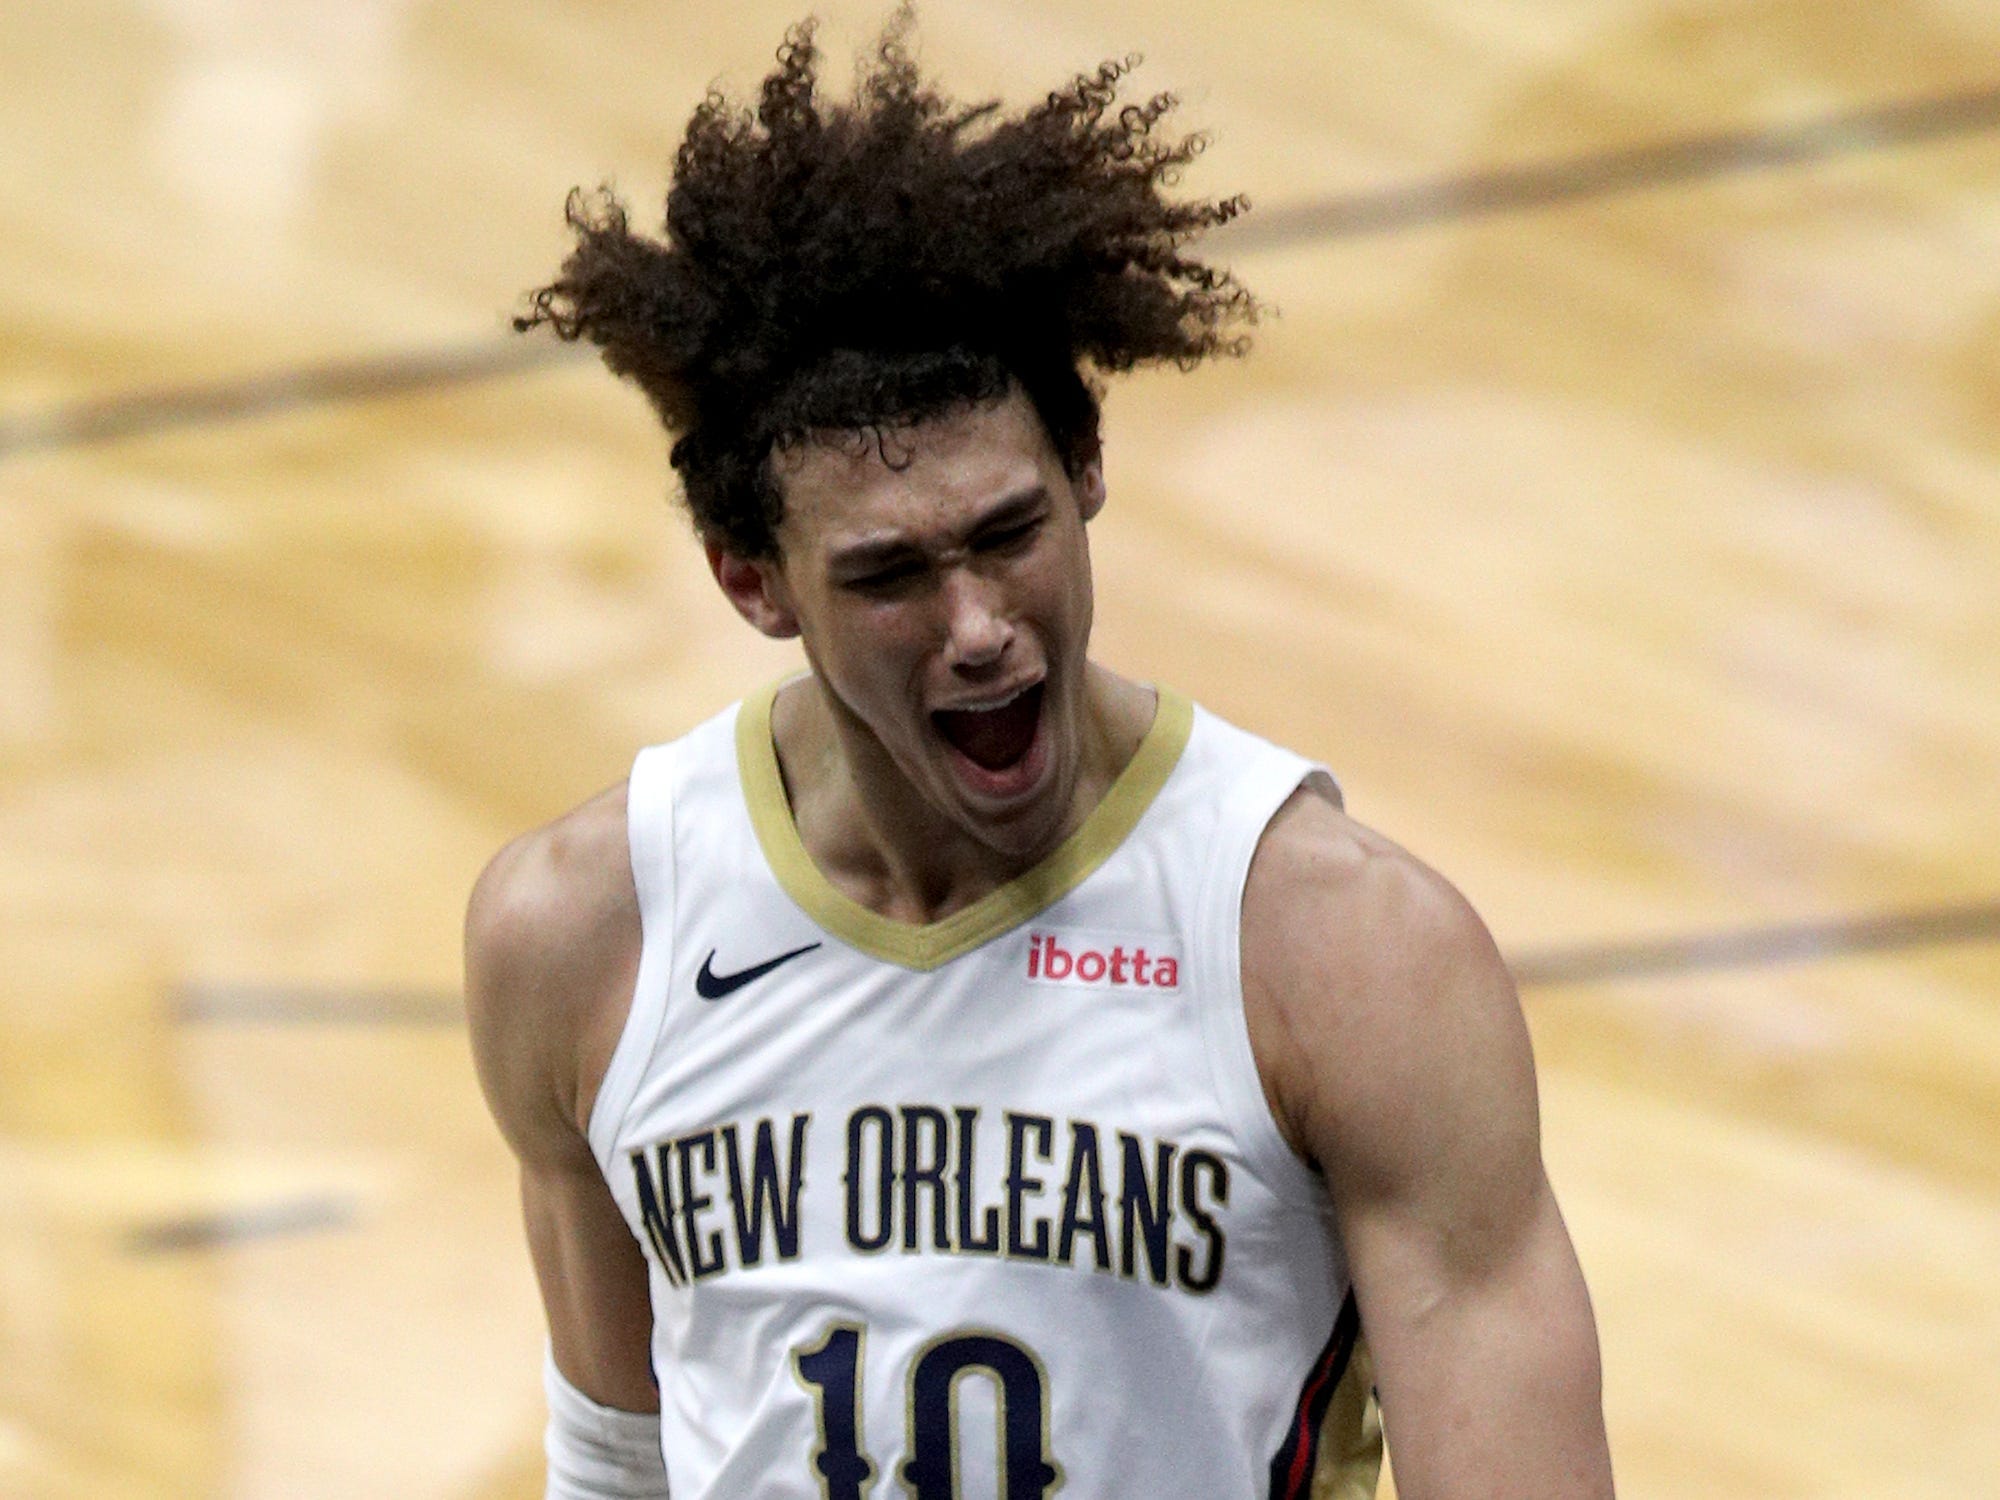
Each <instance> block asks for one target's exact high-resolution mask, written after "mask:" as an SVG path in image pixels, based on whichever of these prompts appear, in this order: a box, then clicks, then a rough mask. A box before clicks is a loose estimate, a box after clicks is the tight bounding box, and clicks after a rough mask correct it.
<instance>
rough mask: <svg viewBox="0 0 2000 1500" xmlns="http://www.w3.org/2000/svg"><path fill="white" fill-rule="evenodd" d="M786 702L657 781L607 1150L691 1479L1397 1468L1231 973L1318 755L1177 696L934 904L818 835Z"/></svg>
mask: <svg viewBox="0 0 2000 1500" xmlns="http://www.w3.org/2000/svg"><path fill="white" fill-rule="evenodd" d="M774 695H775V689H772V690H767V691H766V692H764V693H763V694H761V695H759V696H758V697H756V698H754V699H751V700H749V701H747V702H745V703H744V704H742V705H740V706H739V707H738V708H735V709H732V710H730V711H729V712H727V713H725V714H723V715H721V716H720V717H718V718H716V719H714V720H711V721H710V722H709V723H707V724H704V725H703V726H702V727H700V728H699V729H696V730H695V731H694V732H693V733H691V734H689V735H688V736H687V737H686V738H684V739H681V740H679V741H677V742H675V743H673V744H671V745H666V746H660V747H656V748H653V749H649V750H646V751H644V752H643V753H641V755H640V756H639V758H638V761H637V763H636V765H635V766H634V768H633V772H632V780H631V790H630V799H629V822H630V831H631V845H632V867H633V874H634V876H635V879H636V881H637V885H638V892H639V901H640V911H641V915H642V920H643V927H644V949H643V953H642V956H641V960H640V965H639V977H638V983H637V986H636V991H635V995H634V999H633V1004H632V1012H631V1016H630V1019H629V1021H628V1022H627V1024H626V1028H625V1032H624V1035H623V1036H622V1038H621V1039H620V1041H619V1043H618V1047H617V1050H616V1052H615V1054H614V1055H613V1058H612V1061H611V1065H610V1068H609V1071H608V1073H607V1075H606V1077H605V1080H604V1084H603V1087H602V1090H601V1092H600V1094H599V1097H598V1100H597V1104H596V1108H595V1111H594V1113H593V1115H592V1118H591V1126H590V1137H591V1144H592V1147H593V1149H594V1150H595V1152H596V1154H597V1158H598V1161H599V1162H600V1164H601V1165H602V1167H603V1169H604V1173H605V1176H606V1178H607V1180H608V1181H609V1183H610V1185H611V1189H612V1192H613V1194H614V1195H615V1196H616V1198H617V1200H618V1203H619V1206H620V1208H621V1209H622V1210H623V1211H624V1214H625V1218H626V1221H627V1223H628V1224H629V1225H630V1226H631V1229H632V1232H633V1234H634V1235H635V1236H636V1237H637V1238H638V1240H639V1242H640V1244H641V1245H642V1246H643V1247H644V1249H645V1253H646V1258H647V1262H648V1265H649V1267H650V1272H651V1279H652V1302H653V1319H654V1332H653V1357H654V1367H655V1370H656V1372H657V1374H658V1378H659V1382H660V1400H661V1446H662V1448H663V1450H664V1453H665V1457H666V1464H667V1472H668V1476H669V1480H670V1483H671V1488H672V1493H673V1496H674V1500H746V1497H756V1500H766V1497H768V1500H781V1497H782V1500H862V1497H894V1496H898V1495H907V1496H912V1497H915V1500H973V1497H996V1500H1041V1497H1044V1496H1048V1495H1052V1494H1055V1493H1056V1492H1057V1491H1058V1490H1060V1492H1061V1494H1062V1496H1063V1500H1133V1497H1146V1500H1253V1497H1263V1496H1282V1497H1285V1500H1303V1497H1313V1500H1329V1497H1333V1496H1339V1497H1342V1500H1347V1497H1350V1496H1361V1495H1372V1494H1373V1493H1374V1490H1375V1477H1376V1469H1377V1466H1378V1463H1379V1459H1380V1441H1379V1428H1378V1427H1377V1425H1376V1423H1375V1420H1374V1412H1373V1408H1372V1404H1371V1396H1370V1390H1369V1387H1370V1385H1371V1377H1370V1375H1369V1373H1368V1370H1369V1366H1368V1360H1367V1354H1366V1349H1365V1347H1364V1346H1363V1344H1362V1342H1361V1340H1360V1337H1359V1318H1358V1315H1357V1313H1356V1311H1355V1305H1354V1300H1353V1297H1352V1294H1351V1291H1350V1288H1349V1284H1348V1276H1347V1269H1346V1265H1345V1262H1344V1259H1343V1256H1342V1252H1341V1248H1340V1243H1339V1240H1338V1238H1337V1236H1336V1234H1335V1231H1334V1226H1333V1222H1332V1218H1331V1216H1330V1211H1329V1208H1328V1204H1327V1198H1326V1194H1325V1191H1324V1189H1323V1188H1322V1187H1321V1185H1320V1183H1319V1182H1318V1180H1317V1178H1316V1177H1315V1175H1314V1173H1313V1172H1312V1171H1311V1170H1310V1169H1309V1168H1308V1167H1307V1166H1306V1165H1305V1164H1304V1163H1302V1162H1301V1161H1300V1160H1299V1158H1298V1157H1297V1156H1296V1155H1295V1154H1294V1153H1293V1152H1292V1151H1291V1150H1290V1149H1289V1148H1288V1147H1287V1146H1286V1144H1285V1142H1284V1141H1283V1139H1282V1138H1281V1137H1280V1135H1279V1133H1278V1129H1277V1125H1276V1123H1275V1121H1274V1120H1273V1119H1272V1116H1271V1113H1270V1110H1269V1108H1268V1106H1267V1104H1266V1102H1265V1098H1264V1094H1263V1090H1262V1088H1261V1086H1260V1084H1259V1080H1258V1075H1257V1070H1256V1066H1255V1063H1254V1061H1253V1059H1252V1056H1251V1051H1250V1041H1249V1036H1248V1032H1247V1030H1246V1028H1245V1023H1244V1019H1243V999H1242V991H1241V986H1240V981H1239V974H1238V958H1239V949H1238V942H1239V937H1238V928H1239V912H1240V909H1241V904H1242V895H1243V884H1244V878H1245V875H1246V873H1247V871H1248V868H1249V864H1250V857H1251V854H1252V853H1253V851H1254V850H1255V848H1256V845H1257V842H1258V839H1259V837H1260V836H1261V835H1262V833H1263V830H1264V828H1265V825H1266V824H1267V823H1268V821H1269V820H1270V818H1271V816H1272V814H1273V813H1274V812H1275V811H1276V810H1277V808H1278V806H1279V805H1280V804H1281V803H1283V802H1284V800H1285V799H1286V797H1287V796H1289V795H1290V793H1291V792H1292V791H1293V789H1294V788H1295V787H1297V786H1298V784H1299V783H1300V781H1301V779H1302V778H1304V777H1306V776H1309V775H1311V774H1313V773H1314V768H1313V767H1312V766H1311V765H1309V764H1308V763H1307V762H1305V761H1303V760H1300V759H1299V758H1298V757H1296V756H1294V755H1291V754H1290V753H1288V752H1286V751H1283V750H1279V749H1277V748H1276V747H1274V746H1272V745H1269V744H1266V743H1265V742H1263V741H1261V740H1258V739H1255V738H1253V737H1252V736H1250V735H1247V734H1245V733H1243V732H1242V731H1240V730H1237V729H1234V728H1231V727H1230V726H1228V725H1226V724H1224V723H1222V722H1221V721H1220V720H1218V719H1215V718H1214V717H1212V716H1210V715H1208V714H1207V713H1205V712H1203V711H1201V710H1199V709H1196V708H1195V707H1194V706H1193V705H1191V704H1190V703H1188V702H1187V701H1186V700H1185V699H1182V698H1178V697H1176V696H1174V695H1173V694H1170V693H1166V692H1162V693H1161V694H1160V697H1159V708H1158V711H1157V713H1156V716H1155V722H1154V724H1153V726H1152V728H1151V730H1150V731H1149V733H1148V734H1147V736H1146V739H1145V741H1144V743H1143V744H1142V745H1141V747H1140V749H1139V751H1138V753H1137V755H1136V756H1135V757H1134V758H1133V760H1132V762H1131V764H1130V765H1129V766H1128V767H1127V768H1126V769H1125V771H1124V773H1123V774H1122V775H1121V776H1120V777H1119V778H1118V780H1117V782H1116V783H1115V784H1114V785H1113V786H1112V788H1111V790H1110V792H1109V793H1108V794H1107V795H1106V796H1105V798H1104V800H1103V801H1102V802H1101V803H1100V804H1099V805H1098V807H1097V808H1096V809H1095V810H1094V811H1092V813H1091V814H1090V815H1089V817H1088V818H1087V819H1086V820H1085V821H1084V823H1083V825H1082V826H1081V827H1080V828H1078V830H1077V831H1076V832H1075V833H1074V834H1073V835H1072V836H1071V837H1070V838H1069V839H1068V840H1067V841H1066V842H1065V843H1063V844H1062V846H1061V847H1060V848H1058V849H1057V850H1056V851H1055V852H1054V853H1053V854H1051V855H1050V856H1049V857H1048V859H1047V860H1045V861H1044V862H1043V863H1042V864H1041V865H1039V866H1037V867H1036V868H1035V869H1033V870H1031V871H1029V872H1028V873H1027V874H1025V875H1023V876H1022V877H1021V878H1019V879H1017V880H1015V881H1013V882H1012V883H1010V884H1008V885H1006V886H1004V887H1002V888H1000V889H999V890H996V891H994V892H992V893H991V894H990V895H988V896H986V897H985V898H984V899H982V900H980V901H978V902H976V903H974V904H973V905H972V906H970V907H967V908H965V909H964V910H962V911H959V912H956V913H954V914H953V915H952V916H950V917H947V918H946V919H944V920H943V921H940V922H936V923H933V924H930V925H928V926H916V925H912V924H909V923H902V922H894V921H890V920H888V919H886V918H884V917H882V916H880V915H878V914H876V913H874V912H871V911H869V910H867V909H866V908H864V907H862V906H860V905H859V904H857V903H855V902H853V901H851V900H849V899H848V898H847V897H845V896H844V895H842V894H841V893H840V892H838V891H837V890H835V889H834V887H833V886H832V885H831V884H830V883H829V882H828V881H827V880H826V878H825V877H824V876H823V875H822V874H821V873H820V872H819V870H818V869H817V868H816V867H815V866H814V865H813V863H812V861H811V860H810V858H809V857H808V856H807V854H806V852H805V849H804V847H803V845H802V844H801V843H800V841H799V836H798V832H797V830H796V828H795V827H794V825H793V823H792V819H791V813H790V810H789V807H788V806H787V803H786V800H785V793H784V787H783V783H782V780H781V778H780V775H779V771H778V762H777V757H776V753H775V751H774V749H773V747H772V742H771V704H772V700H773V697H774Z"/></svg>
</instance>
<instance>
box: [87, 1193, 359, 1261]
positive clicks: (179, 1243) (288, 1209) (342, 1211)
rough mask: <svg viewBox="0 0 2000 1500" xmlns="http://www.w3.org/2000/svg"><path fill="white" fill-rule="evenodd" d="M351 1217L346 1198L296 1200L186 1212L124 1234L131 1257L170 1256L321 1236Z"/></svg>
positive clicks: (341, 1225)
mask: <svg viewBox="0 0 2000 1500" xmlns="http://www.w3.org/2000/svg"><path fill="white" fill-rule="evenodd" d="M353 1221H354V1205H353V1204H352V1203H351V1202H349V1201H347V1200H346V1199H344V1198H295V1199H291V1200H289V1201H286V1202H282V1203H267V1204H263V1205H260V1206H259V1207H256V1208H245V1209H237V1210H233V1211H229V1212H223V1213H210V1214H189V1215H186V1216H184V1217H181V1218H175V1219H162V1220H159V1221H157V1222H155V1223H152V1224H142V1225H140V1226H139V1227H138V1228H136V1229H133V1230H131V1231H130V1232H129V1233H127V1234H126V1236H125V1248H126V1250H127V1251H128V1252H130V1253H131V1254H133V1255H174V1254H184V1253H186V1252H188V1251H192V1250H214V1249H218V1248H220V1247H222V1246H224V1245H233V1244H240V1243H242V1242H243V1241H246V1240H261V1239H274V1238H278V1237H281V1236H286V1235H295V1234H319V1233H322V1232H324V1231H326V1230H329V1229H340V1228H343V1227H345V1226H346V1225H348V1224H350V1223H352V1222H353Z"/></svg>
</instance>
